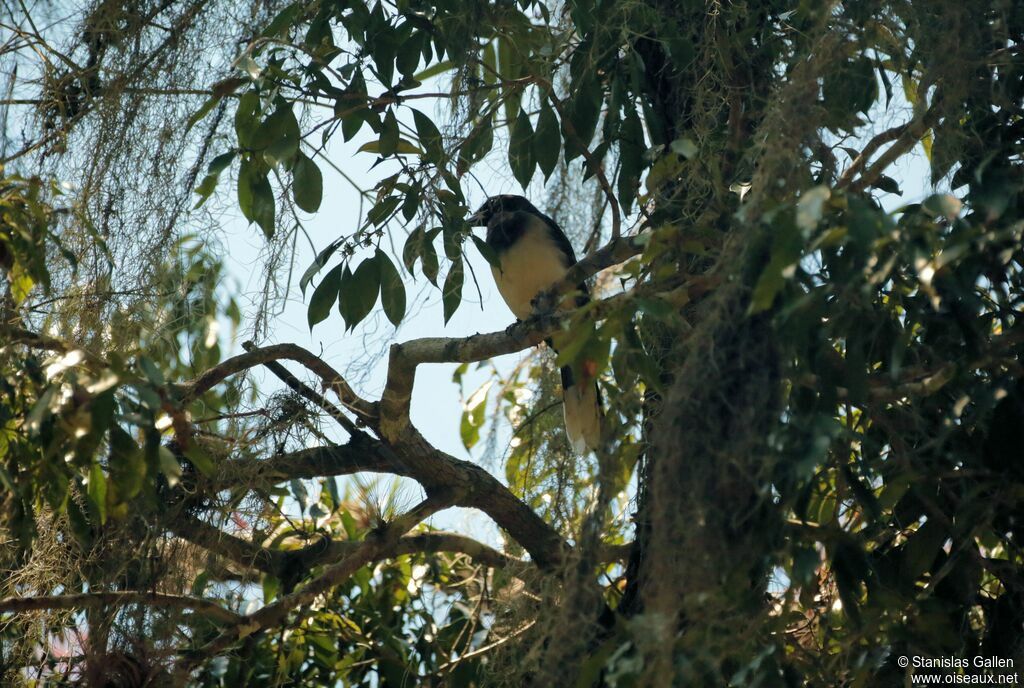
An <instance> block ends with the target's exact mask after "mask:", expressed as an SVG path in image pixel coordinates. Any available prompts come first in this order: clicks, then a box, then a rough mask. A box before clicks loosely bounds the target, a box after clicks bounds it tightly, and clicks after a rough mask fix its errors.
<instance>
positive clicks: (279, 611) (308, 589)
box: [177, 492, 457, 678]
mask: <svg viewBox="0 0 1024 688" xmlns="http://www.w3.org/2000/svg"><path fill="white" fill-rule="evenodd" d="M456 496H457V493H455V492H448V493H446V494H442V493H435V494H433V495H428V496H427V498H426V499H424V500H423V501H422V502H420V503H419V504H418V505H416V506H415V507H413V508H412V509H411V510H410V511H408V512H406V513H405V514H403V515H401V516H399V517H398V518H396V519H395V520H394V521H392V522H391V523H389V524H388V525H386V526H385V527H384V528H382V529H380V530H378V531H375V532H373V533H371V534H370V535H369V536H367V538H366V539H365V540H363V541H362V542H360V543H359V544H358V545H357V546H356V547H355V548H354V549H353V550H352V551H351V553H350V554H349V555H348V556H347V557H345V558H344V559H342V560H341V561H339V562H338V563H336V564H333V565H331V566H328V567H327V568H326V569H325V570H324V572H323V573H321V574H320V575H319V576H318V577H316V578H315V579H313V580H311V581H309V582H308V583H306V584H305V585H304V586H302V588H300V589H299V590H296V591H295V592H293V593H291V594H288V595H284V596H282V597H280V598H278V600H277V601H276V602H272V603H271V604H268V605H266V606H264V607H262V608H261V609H259V610H258V611H256V612H253V613H252V614H248V615H246V616H243V617H241V618H240V619H238V621H237V622H236V623H235V624H234V625H233V626H231V627H230V628H228V629H226V630H225V631H224V632H222V633H221V634H220V635H219V636H217V637H216V638H214V639H213V640H211V641H210V642H209V643H207V644H206V645H204V646H203V647H202V648H200V649H199V650H198V651H197V652H195V653H190V654H189V655H188V656H186V657H185V658H184V659H183V660H182V662H181V665H180V666H179V667H178V671H177V673H178V676H179V678H187V676H188V674H189V673H190V672H191V670H192V668H193V667H194V666H195V665H196V664H197V663H198V662H199V661H202V659H204V658H206V657H211V656H214V655H216V654H218V653H220V652H222V651H223V650H225V649H227V648H228V647H230V646H231V645H233V644H234V643H236V642H238V641H239V640H241V639H243V638H246V637H248V636H250V635H252V634H253V633H256V632H259V631H261V630H263V629H266V628H269V627H271V626H275V625H277V624H279V623H281V622H282V621H284V619H285V618H286V617H287V616H288V614H289V613H291V612H292V610H294V609H296V608H297V607H300V606H303V605H307V604H309V603H311V602H313V600H315V599H316V598H317V597H318V596H319V595H321V594H323V593H325V592H327V591H328V590H330V589H332V588H334V587H336V586H337V585H339V584H341V583H342V582H343V581H345V580H346V579H348V578H349V577H351V576H352V574H354V573H355V572H356V571H358V570H359V569H360V568H362V567H363V566H365V565H367V564H369V563H371V562H372V561H375V560H376V559H383V558H387V557H389V556H392V555H393V553H394V551H395V548H396V546H397V544H398V541H399V539H400V538H401V536H402V535H403V534H404V533H406V532H407V531H408V530H409V529H410V528H412V527H414V526H415V525H416V524H417V523H419V522H421V521H422V520H424V519H426V518H429V517H430V516H431V515H432V514H434V513H436V512H437V511H440V510H441V509H444V508H447V507H449V506H451V505H452V504H453V503H454V498H455V497H456Z"/></svg>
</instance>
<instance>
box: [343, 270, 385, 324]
mask: <svg viewBox="0 0 1024 688" xmlns="http://www.w3.org/2000/svg"><path fill="white" fill-rule="evenodd" d="M379 292H380V266H379V263H378V262H377V258H376V256H374V257H372V258H367V259H366V260H364V261H363V262H362V263H360V264H359V267H357V268H356V270H355V272H351V273H350V272H348V270H347V269H346V271H345V272H343V273H342V278H341V288H340V291H339V294H338V310H340V311H341V315H342V317H344V318H345V325H346V329H349V330H351V329H353V328H355V326H356V325H358V324H359V323H360V322H361V321H362V320H363V319H364V318H365V317H366V316H367V315H369V314H370V311H371V310H373V305H374V304H375V303H377V294H378V293H379Z"/></svg>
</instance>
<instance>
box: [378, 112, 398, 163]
mask: <svg viewBox="0 0 1024 688" xmlns="http://www.w3.org/2000/svg"><path fill="white" fill-rule="evenodd" d="M398 138H399V137H398V118H397V117H395V111H394V110H393V109H391V108H389V109H388V112H387V114H386V115H384V124H383V128H382V129H381V132H380V138H379V139H378V140H377V145H378V146H379V152H380V154H381V155H383V156H385V157H386V156H388V155H393V154H394V153H395V152H396V151H397V150H398Z"/></svg>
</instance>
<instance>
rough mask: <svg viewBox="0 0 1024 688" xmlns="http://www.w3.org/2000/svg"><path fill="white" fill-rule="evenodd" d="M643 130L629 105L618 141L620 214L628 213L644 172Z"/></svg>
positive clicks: (636, 115)
mask: <svg viewBox="0 0 1024 688" xmlns="http://www.w3.org/2000/svg"><path fill="white" fill-rule="evenodd" d="M646 149H647V147H646V146H645V145H644V128H643V124H642V123H641V122H640V116H639V115H638V114H637V111H636V108H635V107H633V106H632V104H629V106H628V107H627V108H626V116H625V117H624V118H623V120H622V134H621V138H620V139H619V165H620V167H619V180H618V187H617V189H616V190H617V192H618V196H619V203H620V204H621V206H622V212H624V213H627V214H628V213H629V212H630V209H631V208H632V207H633V200H634V199H635V198H636V195H637V192H638V190H639V188H640V177H641V175H642V174H643V170H644V151H645V150H646Z"/></svg>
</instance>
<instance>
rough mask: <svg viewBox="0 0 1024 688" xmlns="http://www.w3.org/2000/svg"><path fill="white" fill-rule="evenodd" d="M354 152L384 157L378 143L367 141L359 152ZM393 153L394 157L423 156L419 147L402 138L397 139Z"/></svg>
mask: <svg viewBox="0 0 1024 688" xmlns="http://www.w3.org/2000/svg"><path fill="white" fill-rule="evenodd" d="M356 152H357V153H377V154H379V155H384V153H382V152H381V147H380V141H367V142H366V143H364V144H363V145H361V146H359V150H357V151H356ZM394 153H395V154H396V155H423V151H422V150H420V148H419V146H417V145H416V144H415V143H412V142H410V141H407V140H405V139H403V138H399V139H398V143H397V145H396V146H395V150H394Z"/></svg>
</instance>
